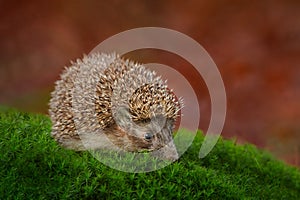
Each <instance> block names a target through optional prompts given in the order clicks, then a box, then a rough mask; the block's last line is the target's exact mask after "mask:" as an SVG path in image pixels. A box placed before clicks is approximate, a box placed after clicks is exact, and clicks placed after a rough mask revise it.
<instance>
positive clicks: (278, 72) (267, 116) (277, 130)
mask: <svg viewBox="0 0 300 200" xmlns="http://www.w3.org/2000/svg"><path fill="white" fill-rule="evenodd" d="M299 10H300V1H297V0H286V1H271V0H270V1H240V0H235V1H234V0H227V1H225V0H218V1H216V0H214V1H184V2H183V1H179V0H173V1H140V0H134V1H118V0H113V1H99V0H87V1H76V0H72V1H70V0H64V1H58V0H52V1H38V0H29V1H8V0H7V1H3V0H2V1H0V11H1V12H0V91H1V94H0V104H1V105H9V106H13V107H16V108H19V109H22V110H25V111H31V112H41V113H47V109H48V105H47V104H48V101H49V98H50V92H51V91H52V90H53V88H54V82H55V80H57V79H58V78H59V74H60V73H61V71H62V69H63V67H64V66H68V65H70V60H75V59H76V58H80V57H82V55H83V54H88V53H89V52H90V51H91V50H92V49H93V48H94V47H95V46H96V45H97V44H99V43H100V42H101V41H103V40H105V39H106V38H108V37H110V36H112V35H114V34H117V33H119V32H121V31H125V30H128V29H132V28H137V27H145V26H147V27H148V26H155V27H165V28H170V29H174V30H176V31H180V32H182V33H184V34H186V35H188V36H190V37H192V38H193V39H195V40H196V41H197V42H199V43H200V44H201V45H202V46H203V47H204V48H205V49H206V50H207V51H208V53H209V54H210V55H211V57H212V58H213V59H214V61H215V63H216V64H217V66H218V68H219V70H220V73H221V75H222V77H223V80H224V83H225V87H226V92H227V100H228V104H227V109H228V110H227V117H226V123H225V127H224V130H223V133H222V135H223V136H224V137H226V138H233V137H234V138H236V139H237V141H238V142H239V143H244V142H250V143H252V144H255V145H257V146H258V147H259V148H265V149H268V150H269V151H271V152H272V153H273V154H274V155H276V156H277V157H279V158H281V159H283V160H285V161H287V162H288V163H290V164H293V165H298V166H300V101H299V100H300V92H299V91H300V12H299ZM131 56H132V57H133V58H134V59H136V60H138V61H140V62H144V63H146V62H161V63H164V64H168V65H169V66H173V67H174V68H176V69H178V70H179V69H181V71H182V69H186V70H183V72H182V73H184V74H185V75H186V76H187V77H190V78H191V80H189V81H190V82H191V83H192V85H193V87H194V89H195V92H196V93H197V96H198V98H199V104H200V110H201V122H200V124H199V128H201V129H203V130H205V129H207V126H208V123H209V119H210V98H209V95H208V91H207V88H206V86H205V83H204V82H203V80H202V79H201V77H197V76H193V74H194V73H193V71H192V70H190V68H189V67H186V66H188V63H187V62H186V61H184V60H182V59H179V58H177V57H176V55H173V54H170V53H167V52H162V51H155V50H144V51H142V52H134V53H133V54H132V55H131ZM191 120H193V119H191Z"/></svg>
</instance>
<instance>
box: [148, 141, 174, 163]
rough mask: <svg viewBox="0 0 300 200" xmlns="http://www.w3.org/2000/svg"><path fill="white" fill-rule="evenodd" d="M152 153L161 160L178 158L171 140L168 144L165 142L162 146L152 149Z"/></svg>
mask: <svg viewBox="0 0 300 200" xmlns="http://www.w3.org/2000/svg"><path fill="white" fill-rule="evenodd" d="M152 155H153V156H155V157H157V158H160V159H163V160H169V161H172V162H173V161H175V160H178V158H179V156H178V153H177V150H176V147H175V145H174V143H173V141H172V142H170V143H169V144H167V145H166V146H164V147H163V148H161V149H159V150H156V151H153V152H152Z"/></svg>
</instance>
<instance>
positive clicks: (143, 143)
mask: <svg viewBox="0 0 300 200" xmlns="http://www.w3.org/2000/svg"><path fill="white" fill-rule="evenodd" d="M115 120H116V124H117V127H118V129H119V131H121V132H122V133H123V135H124V136H125V137H123V138H122V140H123V141H124V143H123V144H122V142H121V143H120V141H119V142H118V143H119V145H118V146H120V147H121V148H123V149H125V150H127V151H133V152H143V151H158V152H156V155H155V156H156V157H160V158H167V159H168V160H176V159H177V158H178V155H177V151H176V148H175V145H174V143H173V137H172V131H173V126H174V119H172V118H171V119H170V118H166V117H164V116H163V115H156V116H153V117H152V118H151V119H145V120H139V121H132V115H131V114H130V112H129V111H128V109H126V108H121V109H119V111H118V112H117V115H116V119H115ZM125 142H126V143H130V145H126V144H125Z"/></svg>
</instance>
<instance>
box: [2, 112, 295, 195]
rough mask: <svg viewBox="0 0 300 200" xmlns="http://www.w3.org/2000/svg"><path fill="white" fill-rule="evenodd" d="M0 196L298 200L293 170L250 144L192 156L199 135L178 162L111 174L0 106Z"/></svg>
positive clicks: (29, 118)
mask: <svg viewBox="0 0 300 200" xmlns="http://www.w3.org/2000/svg"><path fill="white" fill-rule="evenodd" d="M0 111H1V114H0V162H1V165H0V185H1V187H0V199H79V198H81V199H105V198H110V199H140V198H144V199H299V197H300V172H299V170H298V169H296V168H293V167H291V166H288V165H286V164H284V163H283V162H281V161H277V160H275V159H274V158H273V157H272V156H271V155H269V154H268V153H266V152H261V151H260V150H258V149H257V148H255V147H254V146H252V145H243V146H240V145H236V144H235V143H234V142H233V141H230V140H223V139H220V140H219V142H218V143H217V145H216V146H215V148H214V149H213V151H212V152H211V153H209V155H208V156H207V157H205V158H204V159H199V158H198V153H199V148H200V146H201V143H202V141H203V135H202V133H201V132H199V133H198V134H197V136H196V138H195V140H194V142H193V145H192V146H191V147H190V148H189V150H188V151H187V152H186V153H185V154H184V155H183V156H182V157H181V158H180V160H179V161H177V162H175V163H172V164H171V165H169V166H167V167H165V168H163V169H160V170H157V171H154V172H149V173H140V174H132V173H125V172H120V171H116V170H114V169H111V168H109V167H107V166H105V165H103V164H102V163H100V162H99V161H98V160H96V159H95V158H94V157H93V156H91V155H90V154H89V153H88V152H82V153H76V152H73V151H70V150H65V149H63V148H61V147H59V146H58V145H57V144H56V142H55V141H54V140H53V139H52V138H51V137H50V130H51V122H50V120H49V118H48V117H47V116H43V115H36V114H28V113H20V112H18V111H15V110H12V109H8V108H3V107H2V108H0Z"/></svg>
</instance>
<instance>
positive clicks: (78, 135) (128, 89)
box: [49, 53, 183, 161]
mask: <svg viewBox="0 0 300 200" xmlns="http://www.w3.org/2000/svg"><path fill="white" fill-rule="evenodd" d="M182 103H183V102H182V99H181V98H177V97H176V96H175V94H174V93H173V91H172V90H171V89H169V88H168V86H167V82H166V81H164V80H162V78H161V77H160V76H158V75H157V74H156V72H155V71H151V70H149V69H147V68H146V67H145V66H144V65H142V64H139V63H136V62H133V61H131V60H128V59H123V58H121V57H120V56H119V55H118V54H116V53H111V54H106V53H93V54H90V55H84V56H83V58H82V59H77V60H76V62H72V61H71V66H69V67H65V69H64V71H63V72H62V74H61V76H60V80H58V81H56V82H55V89H54V91H53V92H52V93H51V99H50V102H49V115H50V118H51V121H52V132H51V136H52V137H53V138H54V139H55V140H56V141H57V142H58V143H59V144H60V145H61V146H62V147H64V148H67V149H73V150H75V151H84V150H99V149H100V150H101V149H109V150H124V151H127V152H150V153H153V155H155V156H158V157H160V158H163V159H167V160H172V161H174V160H177V159H178V153H177V150H176V147H175V145H174V141H173V130H174V128H175V122H176V120H177V118H178V117H179V115H180V114H179V113H180V110H181V108H182Z"/></svg>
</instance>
